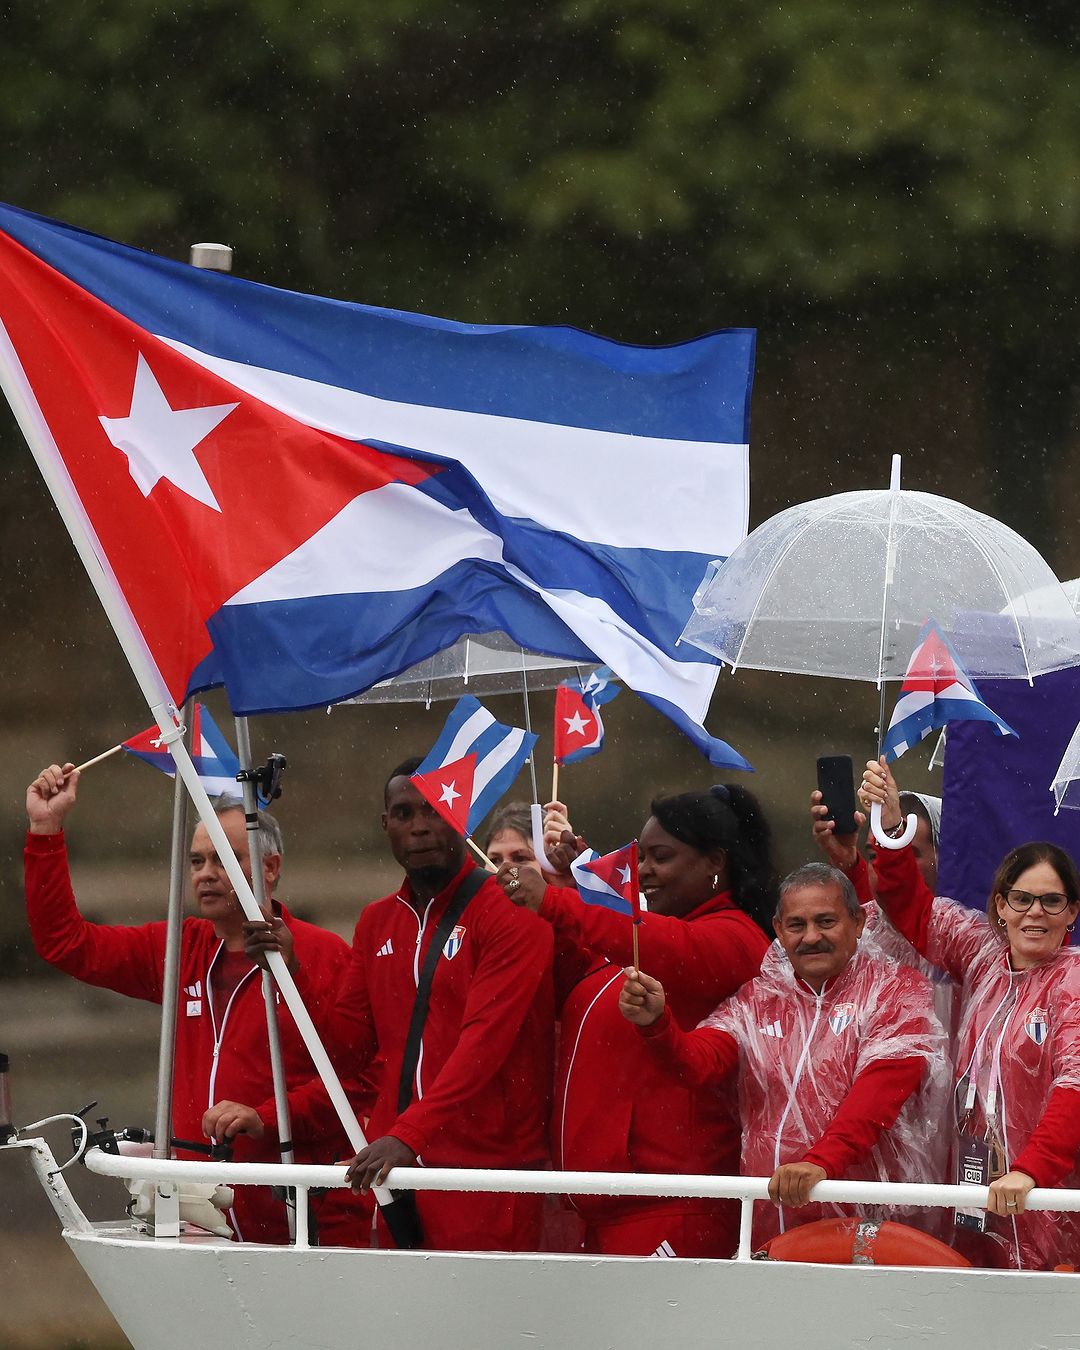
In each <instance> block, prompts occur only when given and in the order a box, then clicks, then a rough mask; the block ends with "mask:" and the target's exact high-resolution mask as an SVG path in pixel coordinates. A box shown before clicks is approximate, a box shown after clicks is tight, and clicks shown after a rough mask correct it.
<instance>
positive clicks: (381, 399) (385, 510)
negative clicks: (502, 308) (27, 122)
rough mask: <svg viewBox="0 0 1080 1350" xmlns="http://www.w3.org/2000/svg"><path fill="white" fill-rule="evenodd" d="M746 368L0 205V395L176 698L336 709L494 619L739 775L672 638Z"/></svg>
mask: <svg viewBox="0 0 1080 1350" xmlns="http://www.w3.org/2000/svg"><path fill="white" fill-rule="evenodd" d="M753 353H754V334H753V332H752V331H751V330H745V329H733V330H727V331H722V332H718V333H714V334H712V335H710V336H708V337H704V338H701V339H698V340H696V341H693V342H687V343H684V344H682V345H679V346H674V347H667V348H657V349H644V348H639V347H626V346H622V345H619V344H617V343H614V342H609V341H606V340H604V339H602V338H598V337H593V336H591V335H589V334H586V333H582V332H579V331H576V330H574V329H569V328H524V327H479V326H475V325H467V324H459V323H452V322H449V321H446V320H442V319H432V318H426V317H424V316H421V315H416V314H407V313H401V312H398V311H392V310H378V309H372V308H370V307H367V306H363V305H354V304H345V303H340V302H336V301H330V300H324V299H320V298H317V297H312V296H304V295H298V294H293V293H289V292H283V291H278V290H273V289H271V288H269V287H266V286H261V285H257V284H254V283H252V282H249V281H245V280H242V279H240V278H237V277H231V276H227V275H221V274H218V273H210V272H202V271H199V270H197V269H194V268H191V267H188V266H186V265H185V264H182V263H178V262H172V261H169V260H166V259H162V258H157V257H154V256H152V255H149V254H146V253H142V252H140V251H138V250H135V249H131V248H127V247H124V246H122V245H119V244H116V243H113V242H110V241H108V240H105V239H101V238H99V237H96V236H94V235H90V234H87V233H84V232H82V231H80V230H76V229H73V228H71V227H69V226H65V225H61V224H58V223H56V222H54V221H49V220H46V219H43V218H41V217H38V216H33V215H30V214H28V213H26V212H23V211H20V210H17V209H15V208H12V207H3V206H0V380H2V382H3V385H4V388H5V392H6V393H7V394H8V397H9V399H10V400H11V401H12V403H13V406H15V407H16V408H17V409H21V411H20V412H19V415H20V420H21V421H22V423H23V425H24V430H25V429H26V425H27V422H28V421H30V422H33V424H34V426H35V427H37V426H38V423H41V424H42V425H43V426H44V428H45V429H46V430H45V433H44V435H45V437H46V439H47V440H48V441H49V443H50V446H51V447H52V449H51V450H50V453H52V451H53V450H55V454H56V456H57V458H58V462H59V468H60V471H61V472H62V473H63V474H65V475H67V477H68V479H70V483H71V485H73V487H74V490H75V493H76V494H77V497H78V500H79V502H80V503H81V506H80V510H81V511H82V512H83V513H84V514H85V517H86V522H87V523H88V525H89V527H90V529H91V531H92V533H93V537H94V550H95V552H96V555H97V558H98V561H99V563H100V566H101V568H102V569H103V571H105V572H106V573H109V574H111V576H112V577H113V578H115V582H116V585H117V586H118V588H119V590H120V592H121V593H122V595H123V597H124V599H125V602H126V604H127V606H128V607H129V608H130V611H131V613H132V615H133V616H134V618H135V621H136V623H137V625H138V628H139V630H140V631H141V634H142V637H143V639H144V640H145V643H146V646H147V648H148V649H149V652H150V654H151V655H152V657H153V659H154V661H155V662H156V665H157V668H158V670H159V671H160V672H161V675H162V677H163V679H164V682H165V684H166V686H167V688H168V690H169V691H170V693H171V695H172V697H173V699H174V700H176V701H177V702H179V700H180V699H181V698H183V696H184V695H185V694H186V693H188V692H194V691H198V690H200V689H204V688H207V687H210V686H214V685H224V686H225V687H226V689H227V691H228V694H229V699H230V702H231V704H232V707H233V709H234V711H236V712H237V713H241V714H247V713H258V712H268V711H273V710H277V709H295V708H303V707H312V706H318V705H322V704H326V703H332V702H334V701H337V700H340V699H343V698H346V697H349V696H351V695H354V694H356V693H358V692H360V691H362V690H364V689H366V688H368V687H370V686H371V685H372V684H374V683H376V682H377V681H379V680H382V679H386V678H388V677H390V676H392V675H394V674H396V673H398V672H399V671H401V670H404V669H405V668H407V667H409V666H411V665H415V664H416V663H417V662H418V661H421V660H423V659H426V658H427V657H428V656H430V655H431V654H433V653H434V652H436V651H438V650H441V649H442V648H444V647H446V646H448V645H450V644H451V643H452V642H454V641H455V640H456V639H457V638H458V637H459V636H461V635H462V634H463V633H466V632H473V633H483V632H488V631H493V630H503V631H505V632H506V633H508V634H510V635H511V636H512V637H513V638H514V640H515V641H518V642H520V643H521V644H522V645H524V646H527V647H529V648H532V649H534V650H537V651H541V652H546V653H549V654H551V655H555V656H561V657H566V658H569V659H571V660H576V661H598V662H601V663H604V664H607V665H610V666H611V667H612V668H613V669H614V670H615V671H616V673H617V674H618V675H619V676H620V677H621V679H622V680H623V681H625V683H627V684H628V685H630V686H631V687H632V688H633V689H635V690H637V692H638V693H639V694H641V695H642V696H643V697H644V698H645V699H647V700H648V701H649V702H651V703H652V704H654V705H655V706H656V707H658V708H659V709H661V710H662V711H663V712H665V713H666V714H667V715H668V716H669V717H671V719H672V720H673V721H674V722H676V724H677V725H678V726H679V727H680V728H681V729H682V730H683V731H684V732H685V733H686V734H687V735H689V736H690V737H691V738H692V739H693V740H694V742H695V744H697V745H698V746H699V748H700V749H702V750H703V751H704V752H705V753H707V754H708V755H709V757H710V759H712V761H713V762H714V763H716V764H720V765H727V766H734V767H744V768H746V767H749V766H748V765H747V764H746V762H745V760H743V759H742V757H741V756H740V755H739V754H738V753H737V752H735V751H734V750H732V748H731V747H730V746H727V745H726V744H725V743H724V742H722V741H717V740H714V739H713V738H711V737H710V736H709V735H708V734H707V733H706V732H705V730H704V727H703V721H704V717H705V713H706V710H707V708H708V704H709V699H710V696H711V694H712V690H713V686H714V684H715V681H716V676H717V670H718V667H717V666H716V665H715V664H714V663H713V662H712V661H711V660H709V659H707V658H703V657H702V655H701V653H700V652H698V651H696V650H695V649H692V648H690V647H687V646H686V645H683V646H682V647H677V646H676V641H677V638H678V636H679V633H680V632H681V630H682V628H683V625H684V624H685V622H686V619H687V618H688V616H689V615H690V613H691V609H692V597H693V594H694V591H695V589H696V588H697V586H698V583H699V582H700V580H701V578H702V576H703V575H704V573H705V571H706V569H707V567H708V565H709V564H710V562H712V561H713V560H715V559H718V558H723V557H726V555H727V554H729V553H730V552H731V550H732V549H733V548H734V547H735V546H736V545H737V544H738V543H739V542H740V540H741V539H742V538H743V536H744V534H745V532H746V524H747V514H748V451H747V425H748V408H749V394H750V386H751V380H752V371H753ZM27 409H29V411H26V410H27ZM27 436H28V439H29V440H31V443H32V444H34V443H35V439H37V440H40V439H41V437H39V436H38V435H37V432H36V431H35V432H34V434H33V435H31V433H30V432H29V431H28V432H27ZM35 453H38V454H39V458H40V457H41V455H40V450H39V448H38V447H37V446H35ZM53 490H54V492H55V491H56V488H55V487H54V488H53Z"/></svg>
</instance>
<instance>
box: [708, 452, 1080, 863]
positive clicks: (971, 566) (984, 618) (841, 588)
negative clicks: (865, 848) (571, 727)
mask: <svg viewBox="0 0 1080 1350" xmlns="http://www.w3.org/2000/svg"><path fill="white" fill-rule="evenodd" d="M929 618H933V619H935V620H936V621H937V623H938V625H939V627H940V628H941V629H942V631H943V632H944V633H945V635H946V636H947V638H948V639H949V641H950V643H951V644H952V646H953V650H954V651H955V652H956V654H957V656H958V657H959V658H960V661H961V662H962V663H963V665H964V668H965V669H966V670H967V672H968V674H969V675H970V676H971V677H972V678H973V679H979V678H980V677H982V678H995V679H1026V680H1028V681H1030V680H1032V679H1033V678H1034V677H1035V676H1036V675H1042V674H1046V673H1047V672H1049V671H1053V670H1062V669H1064V668H1065V667H1067V666H1074V665H1078V664H1080V619H1078V618H1077V615H1076V613H1075V611H1074V609H1073V606H1072V604H1071V603H1070V601H1069V598H1068V596H1067V595H1066V594H1065V592H1064V590H1063V589H1062V587H1061V585H1060V583H1059V582H1058V580H1057V578H1056V577H1055V575H1054V573H1053V572H1052V571H1051V569H1050V567H1049V565H1048V564H1047V563H1046V561H1045V560H1044V559H1043V558H1042V556H1041V555H1040V554H1039V553H1038V552H1037V550H1036V549H1034V548H1033V547H1032V546H1031V545H1030V544H1029V543H1028V542H1027V540H1025V539H1023V538H1022V537H1021V536H1020V535H1019V534H1017V533H1016V532H1015V531H1014V530H1011V529H1009V528H1008V526H1006V525H1003V524H1001V522H1000V521H997V520H994V519H993V518H992V517H990V516H986V515H983V514H982V513H981V512H978V511H974V510H972V509H971V508H970V507H967V506H964V505H962V504H961V503H960V502H955V501H952V500H950V499H949V498H947V497H938V496H934V495H932V494H930V493H926V492H909V491H903V490H901V488H900V456H899V455H895V456H894V457H893V472H892V482H891V484H890V487H889V490H888V491H884V492H882V491H877V492H844V493H840V494H838V495H836V496H832V497H824V498H821V499H819V500H816V501H811V502H805V503H803V504H802V505H800V506H794V507H791V508H790V509H789V510H787V511H782V512H780V514H779V515H776V516H773V517H772V518H771V519H770V520H767V521H765V523H764V524H762V525H759V526H758V528H757V529H756V530H754V531H753V532H752V533H751V534H749V535H748V536H747V537H746V539H744V540H743V542H742V543H741V544H740V545H739V547H738V548H737V549H735V551H734V552H733V553H732V555H731V556H730V558H728V559H727V561H726V562H725V563H723V564H722V565H721V566H719V567H718V568H717V570H716V571H715V573H714V574H713V575H712V577H711V578H709V579H707V581H706V583H705V584H704V585H703V586H702V588H701V590H700V591H699V592H698V595H697V597H696V598H695V603H694V614H693V616H692V617H691V619H690V621H689V622H688V623H687V625H686V628H685V629H684V630H683V633H682V638H683V639H684V640H686V641H687V642H692V643H693V644H694V645H695V646H697V647H701V648H702V650H704V651H707V652H711V653H712V654H713V655H714V656H718V657H719V658H720V659H721V660H722V661H724V662H726V663H727V664H728V665H730V666H731V668H732V669H733V670H738V669H739V668H740V667H743V666H745V667H750V668H751V669H754V670H775V671H786V672H790V673H793V674H800V675H826V676H831V677H834V678H837V679H849V680H869V681H872V682H873V683H875V684H876V685H877V686H878V688H879V689H880V690H881V694H882V700H881V713H882V715H881V718H880V719H879V723H883V721H884V702H885V682H886V681H888V680H902V679H903V677H904V673H905V671H906V669H907V665H908V661H909V660H910V658H911V654H912V651H913V650H914V648H915V644H916V642H917V641H918V638H919V634H920V631H921V629H922V627H923V625H924V624H925V622H926V620H927V619H929ZM882 729H883V728H882V726H881V725H879V738H880V735H881V734H882ZM911 819H912V818H909V826H910V823H911ZM875 835H876V836H877V837H878V838H879V840H880V838H881V835H880V831H878V830H875ZM893 844H894V841H892V840H889V841H887V842H886V846H889V845H893Z"/></svg>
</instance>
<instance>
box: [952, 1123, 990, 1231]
mask: <svg viewBox="0 0 1080 1350" xmlns="http://www.w3.org/2000/svg"><path fill="white" fill-rule="evenodd" d="M956 1184H957V1185H958V1186H989V1184H990V1145H989V1144H988V1143H987V1142H986V1140H985V1139H976V1138H975V1136H974V1135H970V1134H962V1135H961V1136H960V1149H959V1152H958V1154H957V1158H956ZM953 1223H954V1224H955V1225H956V1227H957V1228H967V1229H969V1230H971V1231H972V1232H975V1233H983V1232H985V1231H986V1211H985V1210H984V1209H982V1208H980V1207H978V1206H972V1207H968V1206H967V1205H962V1206H957V1208H956V1209H955V1210H953Z"/></svg>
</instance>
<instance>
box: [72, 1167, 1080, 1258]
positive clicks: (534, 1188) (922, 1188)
mask: <svg viewBox="0 0 1080 1350" xmlns="http://www.w3.org/2000/svg"><path fill="white" fill-rule="evenodd" d="M85 1161H86V1166H87V1167H88V1168H89V1170H90V1171H91V1172H95V1173H97V1174H98V1175H99V1176H109V1177H120V1178H123V1179H125V1180H129V1179H130V1180H144V1181H155V1182H162V1183H173V1184H179V1183H180V1182H183V1181H201V1182H214V1181H218V1182H224V1183H226V1184H228V1185H234V1186H236V1185H240V1186H294V1187H296V1188H297V1191H298V1197H297V1210H298V1211H299V1210H300V1209H306V1204H304V1196H306V1193H307V1191H308V1190H309V1189H310V1188H312V1187H331V1188H335V1187H342V1186H344V1185H345V1184H346V1183H345V1166H344V1165H343V1164H342V1165H339V1166H326V1165H315V1164H306V1165H305V1164H294V1165H293V1166H285V1165H284V1164H282V1163H237V1162H209V1161H206V1162H204V1161H196V1162H182V1161H168V1162H166V1161H162V1160H159V1159H156V1158H143V1157H137V1156H132V1155H119V1156H117V1155H116V1154H113V1153H102V1152H101V1151H100V1149H91V1150H90V1151H89V1152H88V1153H87V1155H86V1159H85ZM386 1185H387V1186H388V1187H390V1188H391V1189H393V1190H415V1191H488V1192H500V1193H506V1192H510V1193H518V1194H525V1195H636V1196H653V1197H679V1198H685V1197H694V1198H700V1199H724V1200H739V1201H741V1202H742V1209H741V1215H740V1224H739V1250H738V1253H737V1256H736V1259H737V1260H742V1261H745V1260H749V1258H750V1225H751V1220H752V1215H753V1206H754V1201H756V1200H768V1198H769V1178H768V1177H717V1176H695V1175H688V1174H687V1175H668V1174H664V1173H658V1172H547V1171H532V1170H524V1169H507V1168H492V1169H488V1168H482V1167H461V1168H457V1167H395V1168H394V1169H393V1170H392V1171H391V1172H390V1174H389V1176H388V1177H387V1179H386ZM811 1196H812V1198H813V1200H814V1201H815V1202H828V1201H831V1202H833V1203H837V1204H854V1205H915V1206H923V1207H929V1208H933V1207H942V1206H945V1207H952V1206H954V1205H959V1206H963V1207H965V1208H979V1209H981V1208H983V1207H984V1206H985V1205H986V1203H987V1187H985V1186H956V1185H938V1184H928V1183H923V1182H900V1181H819V1182H818V1183H817V1185H816V1186H815V1187H814V1189H813V1191H812V1192H811ZM1025 1208H1026V1209H1029V1210H1054V1211H1057V1212H1070V1211H1077V1210H1080V1190H1050V1189H1046V1188H1039V1187H1036V1188H1035V1189H1034V1190H1032V1191H1031V1192H1030V1193H1029V1194H1028V1197H1027V1201H1026V1204H1025ZM296 1245H297V1246H298V1247H299V1246H305V1245H306V1234H304V1240H303V1241H301V1235H300V1233H299V1232H298V1234H297V1243H296Z"/></svg>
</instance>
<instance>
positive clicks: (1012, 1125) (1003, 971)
mask: <svg viewBox="0 0 1080 1350" xmlns="http://www.w3.org/2000/svg"><path fill="white" fill-rule="evenodd" d="M925 954H926V956H927V957H928V958H929V960H931V961H932V962H933V963H934V964H935V965H938V966H940V967H941V968H942V969H943V970H945V971H946V972H947V973H948V974H949V975H951V976H952V978H953V979H955V980H956V981H957V983H958V984H959V985H960V988H961V999H962V1013H961V1018H960V1031H959V1037H958V1043H957V1052H956V1070H955V1079H956V1082H955V1087H954V1091H953V1110H952V1112H951V1113H950V1116H949V1124H950V1125H952V1126H953V1129H952V1130H951V1131H950V1133H952V1134H953V1135H954V1139H955V1140H958V1139H959V1136H960V1134H961V1133H963V1134H965V1135H973V1136H975V1137H977V1138H991V1139H993V1140H994V1141H996V1143H997V1144H998V1145H999V1146H1000V1148H1001V1149H1002V1150H1003V1153H1004V1158H1003V1163H1002V1165H1003V1166H1005V1167H1006V1168H1007V1167H1009V1166H1011V1165H1012V1163H1013V1160H1014V1159H1016V1158H1017V1157H1018V1156H1019V1154H1020V1153H1021V1151H1022V1150H1023V1149H1024V1147H1025V1145H1026V1144H1027V1142H1028V1140H1029V1139H1030V1138H1031V1135H1032V1132H1033V1131H1034V1130H1035V1128H1036V1126H1037V1125H1038V1124H1039V1121H1040V1120H1041V1118H1042V1115H1043V1112H1044V1111H1045V1110H1046V1106H1047V1102H1048V1099H1049V1097H1050V1093H1051V1092H1052V1091H1053V1089H1054V1088H1057V1087H1066V1088H1075V1089H1080V951H1078V950H1077V949H1075V948H1072V947H1063V948H1062V949H1061V950H1060V951H1059V952H1058V954H1057V955H1056V956H1055V957H1054V958H1053V959H1052V960H1050V961H1048V962H1046V963H1045V964H1043V965H1039V966H1035V967H1032V968H1031V969H1028V970H1019V971H1017V970H1013V969H1012V966H1011V964H1010V961H1009V953H1008V947H1007V946H1006V944H1005V942H1004V941H1002V939H1001V938H999V937H998V936H997V935H996V933H995V932H994V930H993V929H992V928H991V926H990V924H989V923H988V922H987V919H986V915H985V914H981V913H978V912H976V911H974V910H971V909H968V908H966V906H964V905H960V904H958V903H956V902H955V901H953V900H945V899H940V898H939V899H935V900H934V901H933V907H932V910H931V913H930V916H929V924H928V928H927V942H926V953H925ZM949 1179H950V1180H952V1177H951V1176H950V1178H949ZM1059 1184H1060V1185H1061V1186H1065V1187H1068V1188H1070V1189H1074V1188H1076V1189H1080V1160H1078V1162H1077V1165H1075V1166H1074V1167H1073V1169H1072V1171H1071V1172H1070V1173H1069V1174H1068V1175H1067V1176H1065V1177H1064V1178H1063V1179H1062V1180H1061V1182H1060V1183H1059ZM986 1242H987V1244H988V1249H989V1251H990V1259H992V1260H993V1262H994V1264H997V1265H1002V1266H1009V1267H1013V1268H1016V1267H1020V1268H1023V1269H1033V1270H1042V1269H1046V1268H1048V1267H1050V1266H1053V1265H1056V1264H1058V1263H1061V1262H1066V1263H1071V1264H1074V1265H1078V1266H1080V1214H1067V1213H1061V1214H1057V1213H1052V1212H1046V1211H1043V1212H1036V1211H1031V1212H1027V1213H1024V1214H1021V1215H1020V1216H1019V1217H1018V1218H1016V1219H1000V1218H996V1217H992V1216H987V1233H986Z"/></svg>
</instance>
